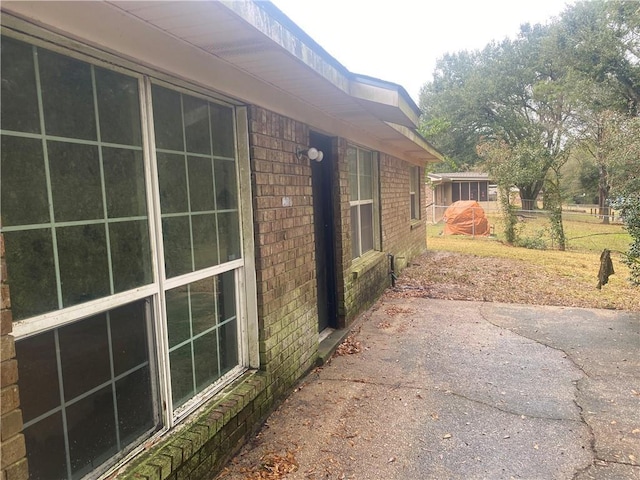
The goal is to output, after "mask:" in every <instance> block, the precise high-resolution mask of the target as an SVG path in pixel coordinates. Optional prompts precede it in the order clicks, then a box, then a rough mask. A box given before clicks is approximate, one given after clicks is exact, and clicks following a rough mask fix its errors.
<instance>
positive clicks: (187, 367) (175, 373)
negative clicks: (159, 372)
mask: <svg viewBox="0 0 640 480" xmlns="http://www.w3.org/2000/svg"><path fill="white" fill-rule="evenodd" d="M169 363H170V367H171V368H170V369H171V395H172V397H173V408H177V407H179V406H180V405H182V404H184V403H185V402H186V401H187V400H189V398H191V397H192V396H193V394H194V392H195V388H194V385H193V362H192V360H191V343H187V344H186V345H185V346H183V347H180V348H178V349H176V350H173V351H172V352H170V353H169Z"/></svg>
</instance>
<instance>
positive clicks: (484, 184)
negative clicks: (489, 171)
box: [480, 182, 488, 202]
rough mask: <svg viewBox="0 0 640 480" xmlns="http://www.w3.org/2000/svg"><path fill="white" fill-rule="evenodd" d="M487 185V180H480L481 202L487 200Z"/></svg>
mask: <svg viewBox="0 0 640 480" xmlns="http://www.w3.org/2000/svg"><path fill="white" fill-rule="evenodd" d="M487 186H488V182H480V201H481V202H486V201H487V190H488V189H487Z"/></svg>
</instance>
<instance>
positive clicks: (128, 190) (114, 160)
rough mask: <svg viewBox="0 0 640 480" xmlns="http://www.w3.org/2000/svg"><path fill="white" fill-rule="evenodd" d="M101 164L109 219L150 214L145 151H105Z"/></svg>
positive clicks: (119, 149)
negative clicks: (147, 196)
mask: <svg viewBox="0 0 640 480" xmlns="http://www.w3.org/2000/svg"><path fill="white" fill-rule="evenodd" d="M102 161H103V165H104V166H103V168H104V183H105V188H106V194H107V215H108V216H109V218H118V217H136V216H145V215H146V214H147V199H146V191H145V185H144V163H143V159H142V152H141V151H135V150H125V149H121V148H103V149H102Z"/></svg>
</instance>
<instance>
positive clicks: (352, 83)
mask: <svg viewBox="0 0 640 480" xmlns="http://www.w3.org/2000/svg"><path fill="white" fill-rule="evenodd" d="M2 9H3V13H10V14H13V15H15V16H17V17H22V18H25V19H27V20H30V21H32V22H35V23H38V24H41V25H43V26H45V27H48V28H51V29H52V30H56V31H58V32H61V33H63V34H65V35H71V36H72V37H73V38H75V39H78V40H81V41H86V42H89V43H90V44H92V45H96V46H98V47H99V48H101V49H105V50H107V51H110V52H112V53H114V54H116V55H121V54H122V53H123V52H124V53H126V54H127V56H128V57H129V58H130V59H131V60H132V61H134V62H136V63H142V64H143V65H148V66H149V67H151V68H153V69H161V70H163V71H165V72H167V73H171V74H175V73H176V69H177V68H179V69H184V70H185V71H186V70H194V69H195V68H198V69H199V73H201V74H202V75H203V76H202V79H201V83H202V84H203V85H204V86H206V87H207V88H209V87H211V88H214V89H216V90H218V91H221V93H224V94H227V95H229V96H231V97H234V98H238V99H241V100H242V101H245V102H247V103H252V104H255V105H260V106H264V107H265V108H268V109H270V110H273V111H275V112H277V113H281V114H283V115H286V116H289V117H291V118H294V119H296V120H300V121H303V122H305V123H307V124H309V125H311V126H312V127H313V128H315V129H318V130H319V131H322V132H324V133H327V134H333V135H340V136H343V137H346V138H349V139H350V140H352V141H354V142H357V143H361V144H363V145H365V146H368V147H370V148H373V149H377V150H380V151H384V152H386V153H389V154H392V155H395V156H398V157H400V158H403V159H405V160H408V161H410V162H413V163H416V164H423V163H424V162H425V161H427V162H428V161H440V160H442V155H441V154H440V153H439V152H438V151H437V150H436V149H435V148H434V147H433V146H432V145H430V144H429V143H428V142H427V141H426V140H425V139H424V138H423V137H422V136H421V135H420V134H419V133H418V131H417V123H418V119H419V115H420V110H419V108H418V106H417V105H416V104H415V102H413V100H412V99H411V98H410V96H409V95H408V94H407V92H406V90H405V89H404V88H402V87H401V86H399V85H396V84H394V83H391V82H385V81H383V80H380V79H376V78H373V77H368V76H365V75H358V74H355V73H352V72H349V71H348V70H347V69H346V68H345V67H344V66H343V65H342V64H340V63H339V62H338V61H337V60H336V59H335V58H333V57H332V56H331V55H330V54H328V53H327V52H326V51H325V50H324V49H323V48H322V47H321V46H320V45H318V44H317V43H316V42H315V41H314V40H313V39H312V38H311V37H309V36H308V35H307V34H306V33H305V32H304V31H303V30H302V29H300V27H298V26H297V25H296V24H295V23H294V22H293V21H292V20H290V19H289V18H288V17H287V16H286V15H285V14H284V13H282V12H281V11H280V10H279V9H278V8H277V7H276V6H275V5H274V4H272V3H271V2H269V1H253V0H247V1H233V0H231V1H228V0H220V1H210V0H209V1H193V2H191V1H163V2H157V1H101V2H57V1H53V2H19V1H17V2H16V1H4V2H2ZM4 17H5V15H3V23H4V22H5V19H4ZM8 21H9V23H10V24H11V20H10V19H9V20H8ZM203 61H204V62H206V63H205V64H203ZM195 65H197V67H196V66H195ZM207 72H213V73H207ZM205 74H206V76H205ZM185 76H186V74H185ZM187 78H190V79H192V77H187Z"/></svg>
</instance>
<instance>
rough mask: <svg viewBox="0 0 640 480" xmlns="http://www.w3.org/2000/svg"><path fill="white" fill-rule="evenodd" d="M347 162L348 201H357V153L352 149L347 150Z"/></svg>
mask: <svg viewBox="0 0 640 480" xmlns="http://www.w3.org/2000/svg"><path fill="white" fill-rule="evenodd" d="M347 162H348V163H349V195H350V200H351V201H352V202H355V201H356V200H358V151H357V150H356V149H355V148H354V147H349V148H347Z"/></svg>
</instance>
